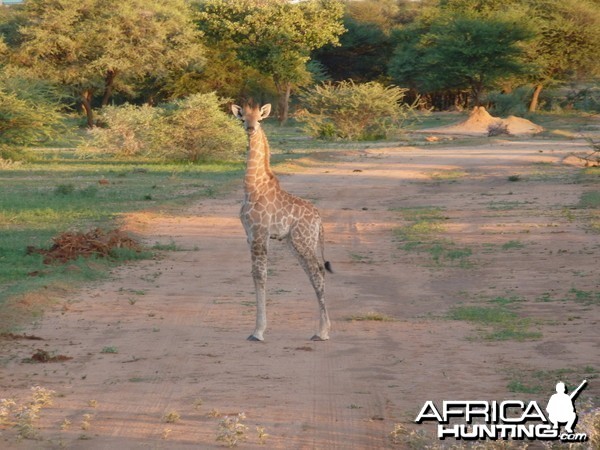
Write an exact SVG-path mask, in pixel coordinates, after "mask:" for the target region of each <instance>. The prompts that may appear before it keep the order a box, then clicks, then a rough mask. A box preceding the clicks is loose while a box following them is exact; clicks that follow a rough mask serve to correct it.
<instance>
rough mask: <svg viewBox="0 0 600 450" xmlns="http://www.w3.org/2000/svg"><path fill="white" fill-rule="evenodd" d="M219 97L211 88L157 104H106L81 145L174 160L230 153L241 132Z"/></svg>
mask: <svg viewBox="0 0 600 450" xmlns="http://www.w3.org/2000/svg"><path fill="white" fill-rule="evenodd" d="M223 103H224V102H223V101H222V100H220V99H219V98H218V97H217V96H216V95H215V94H214V93H211V94H194V95H192V96H190V97H188V98H186V99H183V100H176V101H173V102H170V103H166V104H163V105H160V106H158V107H151V106H148V105H143V106H134V105H122V106H111V107H106V108H104V109H103V110H102V111H101V113H100V121H101V123H102V124H103V126H101V127H97V128H94V129H92V130H90V132H89V133H90V139H89V141H87V142H86V143H85V144H84V145H83V146H82V150H83V151H84V152H101V153H109V154H113V155H115V156H119V157H130V156H147V157H154V158H161V159H165V160H175V161H202V160H208V159H229V158H232V157H234V156H237V155H239V154H240V153H243V152H244V151H245V148H246V136H245V134H244V132H243V130H242V127H240V126H239V124H238V123H237V121H236V120H235V119H234V118H233V117H230V115H229V114H226V113H225V112H223V111H222V109H221V106H222V105H223Z"/></svg>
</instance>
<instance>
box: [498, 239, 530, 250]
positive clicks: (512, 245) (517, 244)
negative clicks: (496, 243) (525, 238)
mask: <svg viewBox="0 0 600 450" xmlns="http://www.w3.org/2000/svg"><path fill="white" fill-rule="evenodd" d="M523 247H525V244H523V243H522V242H521V241H516V240H513V241H508V242H505V243H504V244H502V247H501V248H502V250H514V249H520V248H523Z"/></svg>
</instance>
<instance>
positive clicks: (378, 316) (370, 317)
mask: <svg viewBox="0 0 600 450" xmlns="http://www.w3.org/2000/svg"><path fill="white" fill-rule="evenodd" d="M346 320H347V321H349V322H393V321H395V320H396V319H394V318H393V317H390V316H388V315H387V314H382V313H378V312H374V311H370V312H367V313H364V314H353V315H351V316H348V318H347V319H346Z"/></svg>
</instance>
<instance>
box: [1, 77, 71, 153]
mask: <svg viewBox="0 0 600 450" xmlns="http://www.w3.org/2000/svg"><path fill="white" fill-rule="evenodd" d="M62 128H63V126H62V115H61V114H60V106H59V105H58V102H57V101H56V99H55V98H54V93H53V92H52V89H51V88H50V87H49V86H48V85H46V84H44V83H43V82H36V81H33V80H28V79H25V78H21V77H17V76H8V75H6V74H5V73H2V74H0V158H2V159H5V160H8V159H11V160H22V159H27V158H28V153H27V152H26V151H25V150H24V147H28V146H32V145H39V144H40V143H43V142H46V141H47V140H49V139H53V138H55V137H57V136H59V134H60V132H61V130H62Z"/></svg>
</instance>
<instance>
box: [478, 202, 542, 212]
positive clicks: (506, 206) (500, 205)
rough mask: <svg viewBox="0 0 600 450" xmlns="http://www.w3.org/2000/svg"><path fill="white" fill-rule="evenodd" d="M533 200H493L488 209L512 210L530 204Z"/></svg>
mask: <svg viewBox="0 0 600 450" xmlns="http://www.w3.org/2000/svg"><path fill="white" fill-rule="evenodd" d="M530 204H532V202H520V201H504V200H501V201H497V202H496V201H493V202H490V204H489V205H488V209H491V210H492V211H511V210H513V209H518V208H520V207H521V206H523V205H530Z"/></svg>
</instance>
